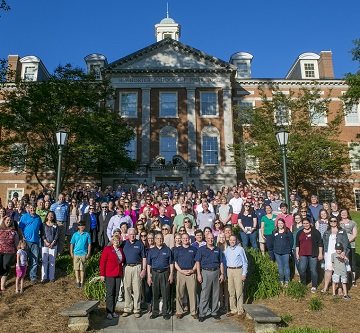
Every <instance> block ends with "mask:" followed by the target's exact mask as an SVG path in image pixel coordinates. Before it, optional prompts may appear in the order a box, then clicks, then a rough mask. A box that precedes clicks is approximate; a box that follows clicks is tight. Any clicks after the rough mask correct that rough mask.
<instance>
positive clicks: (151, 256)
mask: <svg viewBox="0 0 360 333" xmlns="http://www.w3.org/2000/svg"><path fill="white" fill-rule="evenodd" d="M147 273H148V278H147V282H148V285H149V286H151V285H152V291H153V300H152V302H153V304H152V305H153V309H152V314H151V316H150V319H155V318H157V317H158V316H159V312H160V310H159V299H160V295H161V297H162V300H163V306H162V316H163V318H164V319H165V320H169V319H170V314H171V293H170V284H171V283H172V282H173V280H174V264H173V256H172V252H171V250H170V249H169V248H168V247H167V246H166V245H165V244H164V236H163V235H162V234H161V233H158V234H156V235H155V247H154V248H153V249H152V250H151V251H150V252H149V253H148V258H147Z"/></svg>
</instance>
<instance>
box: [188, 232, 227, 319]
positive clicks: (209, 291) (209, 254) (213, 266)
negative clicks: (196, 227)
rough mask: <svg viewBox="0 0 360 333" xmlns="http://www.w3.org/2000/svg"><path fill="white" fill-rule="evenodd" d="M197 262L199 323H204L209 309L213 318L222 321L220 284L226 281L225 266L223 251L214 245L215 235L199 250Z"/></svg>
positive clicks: (207, 239)
mask: <svg viewBox="0 0 360 333" xmlns="http://www.w3.org/2000/svg"><path fill="white" fill-rule="evenodd" d="M195 261H196V270H197V279H198V281H199V283H201V293H200V302H199V322H203V321H204V319H205V318H204V317H205V316H206V313H207V311H208V309H209V308H210V309H211V316H212V317H213V318H214V319H216V320H220V316H219V315H218V311H219V294H220V283H221V282H223V281H224V266H223V263H222V260H221V250H220V249H219V248H218V247H217V246H215V245H214V235H213V234H208V235H207V236H206V246H202V247H200V248H199V249H198V251H197V253H196V256H195ZM210 299H211V304H210Z"/></svg>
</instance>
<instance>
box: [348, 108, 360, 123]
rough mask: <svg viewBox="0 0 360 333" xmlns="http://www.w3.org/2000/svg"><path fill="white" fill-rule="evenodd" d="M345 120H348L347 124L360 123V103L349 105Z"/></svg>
mask: <svg viewBox="0 0 360 333" xmlns="http://www.w3.org/2000/svg"><path fill="white" fill-rule="evenodd" d="M345 122H346V125H350V124H359V123H360V120H359V105H358V104H354V105H351V106H349V107H347V109H346V114H345Z"/></svg>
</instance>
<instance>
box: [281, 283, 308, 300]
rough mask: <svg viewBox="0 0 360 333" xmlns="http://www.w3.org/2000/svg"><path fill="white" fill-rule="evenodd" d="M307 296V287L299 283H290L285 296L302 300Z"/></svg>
mask: <svg viewBox="0 0 360 333" xmlns="http://www.w3.org/2000/svg"><path fill="white" fill-rule="evenodd" d="M305 294H306V286H305V285H303V284H302V283H299V282H297V281H290V282H289V285H288V287H287V288H286V289H285V295H287V296H289V297H292V298H295V299H300V298H302V297H304V296H305Z"/></svg>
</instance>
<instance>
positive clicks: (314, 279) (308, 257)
mask: <svg viewBox="0 0 360 333" xmlns="http://www.w3.org/2000/svg"><path fill="white" fill-rule="evenodd" d="M296 258H297V259H298V260H299V274H300V281H301V283H303V284H305V285H306V270H307V267H309V268H310V273H311V292H312V293H315V292H316V287H317V283H318V274H317V263H318V261H319V260H323V258H324V257H323V244H322V240H321V234H320V232H319V231H318V230H316V229H315V228H314V227H312V226H311V224H310V220H309V219H304V220H303V229H302V230H300V231H299V232H298V233H297V235H296Z"/></svg>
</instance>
